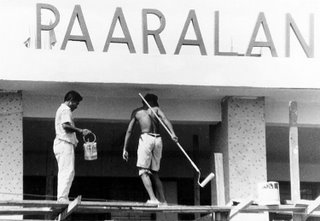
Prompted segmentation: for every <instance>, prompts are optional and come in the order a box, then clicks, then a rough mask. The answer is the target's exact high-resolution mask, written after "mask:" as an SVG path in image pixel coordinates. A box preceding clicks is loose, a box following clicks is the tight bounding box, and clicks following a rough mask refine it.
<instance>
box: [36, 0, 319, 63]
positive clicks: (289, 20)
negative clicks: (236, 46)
mask: <svg viewBox="0 0 320 221" xmlns="http://www.w3.org/2000/svg"><path fill="white" fill-rule="evenodd" d="M42 10H50V11H51V12H52V13H53V15H54V17H55V21H54V22H53V23H52V24H48V25H44V24H42V21H41V11H42ZM36 13H37V28H36V37H37V42H36V48H37V49H41V32H44V31H50V30H54V28H56V27H57V26H58V25H59V21H60V13H59V10H58V9H57V8H56V7H55V6H54V5H51V4H44V3H38V4H37V5H36ZM141 16H142V41H143V48H142V50H143V51H142V52H143V53H144V54H148V53H149V45H148V43H149V42H148V37H151V39H154V42H155V44H156V47H157V49H158V51H159V53H160V54H167V52H166V47H165V43H164V42H163V40H162V39H161V33H162V32H163V30H164V29H165V28H166V18H165V15H164V14H163V13H162V12H161V11H160V10H157V9H142V10H141ZM148 16H156V18H157V19H159V27H158V28H157V29H153V30H149V29H148ZM214 16H215V19H214V20H215V21H214V27H213V28H214V36H213V39H214V50H213V51H214V55H217V56H257V55H256V54H253V49H254V48H267V49H269V50H270V53H271V55H272V57H278V53H277V49H276V47H275V44H274V42H273V39H272V35H271V32H270V29H269V26H268V23H267V19H266V16H265V14H264V13H263V12H260V13H258V17H257V20H256V23H255V25H254V27H253V32H252V34H251V38H250V39H248V47H247V49H246V52H245V53H238V52H227V51H220V49H219V43H220V39H219V11H214ZM285 19H286V21H285V56H286V57H290V35H291V34H292V33H293V34H294V36H295V37H296V38H297V40H298V41H299V43H300V46H301V48H302V49H303V51H304V54H305V56H306V57H308V58H313V57H314V15H313V14H310V16H309V37H308V40H309V41H308V42H307V41H306V40H305V38H306V37H305V36H303V35H302V33H301V32H300V30H299V27H298V26H297V24H296V22H295V20H294V18H293V17H292V15H291V14H290V13H287V14H286V15H285ZM75 22H77V23H78V24H79V26H80V29H81V33H82V34H81V35H72V34H71V32H72V29H73V27H74V24H75ZM117 25H118V26H119V27H120V28H121V30H122V32H123V37H114V31H115V28H116V26H117ZM261 27H262V28H263V33H264V35H265V39H266V40H265V41H259V40H257V35H258V33H259V31H260V28H261ZM189 29H190V31H193V32H194V34H195V38H194V39H187V32H188V31H189ZM69 41H78V42H82V43H84V44H85V46H86V48H87V50H88V51H94V50H95V49H94V48H93V44H92V41H91V38H90V34H89V32H88V28H87V25H86V21H85V15H84V14H83V11H82V9H81V6H80V5H75V6H74V9H73V12H72V15H71V18H70V21H69V24H68V27H67V30H66V32H65V35H64V38H63V41H62V44H61V48H60V49H61V50H65V49H66V47H67V44H68V42H69ZM110 44H126V45H127V47H128V52H129V53H137V52H136V49H135V45H134V42H133V40H132V37H131V34H130V29H129V27H128V25H127V21H126V16H125V14H124V13H123V10H122V8H121V7H117V8H115V10H114V14H113V18H112V23H111V26H110V28H109V31H108V33H107V37H106V40H105V44H104V47H103V49H102V50H103V52H108V50H109V46H110ZM184 46H192V47H197V48H198V49H199V54H201V55H204V56H206V55H208V53H207V48H206V44H205V42H204V40H203V37H202V33H201V29H200V26H199V22H198V19H197V13H196V10H194V9H190V10H189V12H188V13H187V14H186V19H185V22H184V26H183V27H182V31H181V34H180V37H179V40H178V41H177V44H176V47H175V50H174V54H175V55H179V54H180V51H181V48H182V47H184Z"/></svg>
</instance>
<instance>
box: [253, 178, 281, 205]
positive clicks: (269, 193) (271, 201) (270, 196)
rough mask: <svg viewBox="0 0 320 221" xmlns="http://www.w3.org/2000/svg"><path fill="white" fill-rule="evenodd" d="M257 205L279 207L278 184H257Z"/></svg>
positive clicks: (271, 182)
mask: <svg viewBox="0 0 320 221" xmlns="http://www.w3.org/2000/svg"><path fill="white" fill-rule="evenodd" d="M258 203H259V205H280V191H279V183H278V182H273V181H270V182H262V183H258Z"/></svg>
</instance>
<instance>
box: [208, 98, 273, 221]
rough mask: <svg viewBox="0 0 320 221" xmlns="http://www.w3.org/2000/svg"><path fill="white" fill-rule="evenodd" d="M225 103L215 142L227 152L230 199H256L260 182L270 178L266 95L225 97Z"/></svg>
mask: <svg viewBox="0 0 320 221" xmlns="http://www.w3.org/2000/svg"><path fill="white" fill-rule="evenodd" d="M221 105H222V111H221V112H222V122H221V124H219V125H218V126H217V128H216V129H215V130H214V145H215V152H220V153H222V154H223V161H224V162H223V164H224V165H223V169H224V175H225V177H224V182H225V196H226V202H229V201H230V200H231V199H245V198H247V197H248V196H253V198H254V200H256V199H257V197H258V196H257V184H258V183H259V182H264V181H266V180H267V165H266V137H265V111H264V109H265V101H264V98H240V97H225V98H224V99H223V100H222V104H221ZM240 216H242V215H241V214H240ZM248 216H252V217H255V215H247V216H246V217H245V219H246V220H251V219H250V218H249V217H248ZM237 218H240V219H239V220H241V219H243V217H242V218H241V217H239V216H237V217H235V218H234V219H237ZM261 218H262V217H259V220H267V217H266V219H263V218H262V219H261ZM254 219H255V218H253V220H254Z"/></svg>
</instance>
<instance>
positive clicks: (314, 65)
mask: <svg viewBox="0 0 320 221" xmlns="http://www.w3.org/2000/svg"><path fill="white" fill-rule="evenodd" d="M41 2H42V1H38V0H29V1H22V2H21V1H18V0H5V1H1V2H0V27H1V28H2V30H4V31H5V33H6V35H1V36H0V48H1V50H0V60H1V61H2V63H1V65H0V73H1V79H5V80H35V81H40V80H41V81H63V82H73V81H76V82H99V83H145V84H150V83H155V84H181V85H212V86H251V87H267V88H273V87H278V88H320V82H319V81H315V80H314V79H317V77H318V71H317V70H318V67H319V64H320V56H319V51H320V48H319V46H318V45H319V44H317V41H318V39H319V30H318V29H317V28H315V34H314V39H315V48H314V50H315V57H314V58H306V55H305V54H304V52H303V50H302V48H301V46H300V45H299V43H298V40H297V39H296V38H295V37H294V34H293V33H292V31H291V38H292V39H291V56H290V58H286V57H285V39H286V37H285V15H286V13H290V14H291V15H292V17H293V18H294V20H295V22H296V23H297V26H298V27H299V30H300V32H301V34H302V36H303V38H304V39H305V41H306V43H307V44H309V39H310V38H311V36H310V34H309V32H310V21H309V16H310V14H312V13H314V14H315V22H314V26H315V27H318V24H319V22H320V21H319V19H318V17H319V16H316V15H317V13H318V12H319V11H320V10H319V9H320V5H319V4H318V2H317V1H316V0H310V1H308V2H305V1H303V0H294V1H290V0H283V1H281V2H279V1H276V0H271V1H264V0H260V1H254V2H252V1H250V0H242V1H241V4H240V3H239V2H238V1H237V0H232V1H223V0H219V1H214V2H213V1H209V0H205V1H201V4H199V2H198V1H194V0H187V1H184V2H183V4H182V3H181V1H171V0H164V1H151V2H150V1H146V0H142V1H139V3H137V2H136V1H127V0H122V1H112V0H111V1H102V0H97V1H82V0H77V1H76V0H73V1H68V2H66V1H63V0H58V1H45V2H46V3H49V4H52V5H54V6H55V7H56V8H57V9H58V10H59V12H60V15H61V17H60V18H61V20H60V23H59V24H58V26H57V27H56V28H55V32H56V38H57V43H56V45H55V46H54V48H53V50H48V49H45V48H47V46H43V47H44V49H34V46H33V47H32V48H26V47H25V46H24V44H23V42H24V41H25V40H26V39H27V38H28V37H31V38H33V41H34V31H35V25H36V18H35V15H36V3H41ZM76 4H79V5H81V7H82V11H83V14H84V17H85V21H86V24H87V28H88V32H89V34H90V37H91V39H92V42H93V46H94V49H95V50H94V51H93V52H87V49H86V47H85V44H84V43H83V42H68V44H67V48H66V50H61V49H60V48H61V44H62V41H63V38H64V36H65V34H66V30H67V26H68V23H69V21H70V18H71V14H72V11H73V8H74V6H75V5H76ZM116 7H121V8H122V9H123V13H124V16H125V18H126V21H127V24H128V28H129V32H130V34H131V36H132V40H133V43H134V45H135V48H136V53H134V54H130V53H129V51H128V48H127V46H126V45H122V44H121V45H119V44H111V47H110V50H109V51H108V52H102V51H103V46H104V43H105V41H106V38H107V35H108V32H109V28H110V25H111V21H112V17H113V15H114V11H115V9H116ZM144 8H152V9H157V10H160V11H161V12H162V13H163V14H164V15H165V17H166V22H167V23H166V24H167V25H166V27H165V30H164V31H163V33H161V38H162V40H163V43H164V46H165V48H166V51H167V54H165V55H160V54H159V51H158V49H157V48H156V47H155V43H154V40H153V39H150V40H149V44H150V53H149V54H143V47H142V28H141V27H142V19H141V10H142V9H144ZM191 9H194V10H195V12H196V15H197V18H198V22H199V28H200V31H201V34H202V37H203V41H204V45H205V47H206V49H207V55H205V56H203V55H201V54H200V52H199V48H198V47H195V46H193V47H191V46H186V45H184V46H183V47H182V49H181V52H180V54H178V55H174V51H175V48H176V46H177V44H178V41H179V37H180V36H181V32H182V29H183V26H184V24H185V23H186V20H187V16H188V13H189V11H190V10H191ZM215 11H219V12H220V33H219V36H220V38H219V39H220V51H224V52H230V51H233V52H237V53H241V54H244V53H246V50H247V47H248V45H249V42H250V39H251V36H252V34H253V29H254V26H255V24H256V22H257V17H258V14H259V13H260V12H263V13H264V14H265V17H266V20H267V23H268V27H269V29H270V34H271V36H272V39H273V41H274V45H275V48H276V50H277V52H278V57H271V54H270V50H269V49H263V50H261V51H260V50H258V51H257V53H260V52H261V53H262V57H243V56H240V57H239V56H236V57H234V56H215V55H214V50H215V48H214V27H215V26H214V22H215V20H214V12H215ZM43 14H44V15H43V16H44V17H45V14H46V13H45V12H43ZM152 18H153V19H152ZM49 19H50V16H49V15H48V17H45V18H43V22H47V20H49ZM118 25H119V24H118ZM149 25H150V30H152V29H157V28H158V27H159V21H158V20H157V19H154V17H152V16H151V18H150V20H149ZM74 26H75V27H74V29H73V32H72V34H77V35H80V34H81V32H79V28H78V24H77V23H76V24H75V25H74ZM121 34H123V33H122V31H121V30H119V27H118V29H117V28H116V31H115V33H114V36H117V37H118V35H120V37H122V36H121ZM43 38H44V39H45V37H43ZM46 38H47V42H48V37H47V36H46ZM185 38H186V39H195V34H194V30H193V27H189V29H188V32H187V34H186V36H185ZM256 41H265V33H264V31H263V29H262V27H260V29H259V33H258V36H257V39H256Z"/></svg>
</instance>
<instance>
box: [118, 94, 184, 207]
mask: <svg viewBox="0 0 320 221" xmlns="http://www.w3.org/2000/svg"><path fill="white" fill-rule="evenodd" d="M144 98H145V100H146V101H147V102H148V104H149V105H150V106H151V107H152V109H153V110H154V111H155V113H157V115H158V117H159V118H160V119H161V120H162V121H163V123H164V124H165V125H166V126H167V128H168V129H169V130H170V132H171V134H172V137H171V138H172V140H174V141H175V142H177V141H178V138H177V136H176V135H175V133H174V130H173V127H172V124H171V122H170V121H169V120H168V119H167V118H166V116H165V115H164V113H163V112H162V111H161V110H160V108H159V104H158V97H157V96H156V95H154V94H147V95H146V96H145V97H144ZM142 104H143V106H142V107H140V108H137V109H135V110H134V111H133V112H132V114H131V120H130V122H129V125H128V129H127V132H126V136H125V140H124V146H123V154H122V158H123V159H124V160H125V161H128V159H129V154H128V151H127V147H128V141H129V139H130V137H131V134H132V131H133V128H134V125H135V123H136V122H138V123H139V125H140V129H141V136H140V139H139V146H138V151H137V158H138V159H137V167H138V168H139V176H140V177H141V179H142V182H143V184H144V187H145V188H146V190H147V192H148V195H149V200H148V201H147V203H150V204H159V203H161V204H163V203H164V204H165V203H166V199H165V196H164V191H163V186H162V182H161V180H160V178H159V175H158V171H159V169H160V160H161V155H162V139H161V136H160V134H159V121H158V119H157V118H156V116H155V115H154V114H153V112H152V110H151V109H149V108H148V106H147V104H145V103H144V101H142ZM152 182H154V184H155V191H154V190H153V188H152ZM155 193H156V194H157V196H158V199H157V197H156V195H155Z"/></svg>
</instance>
